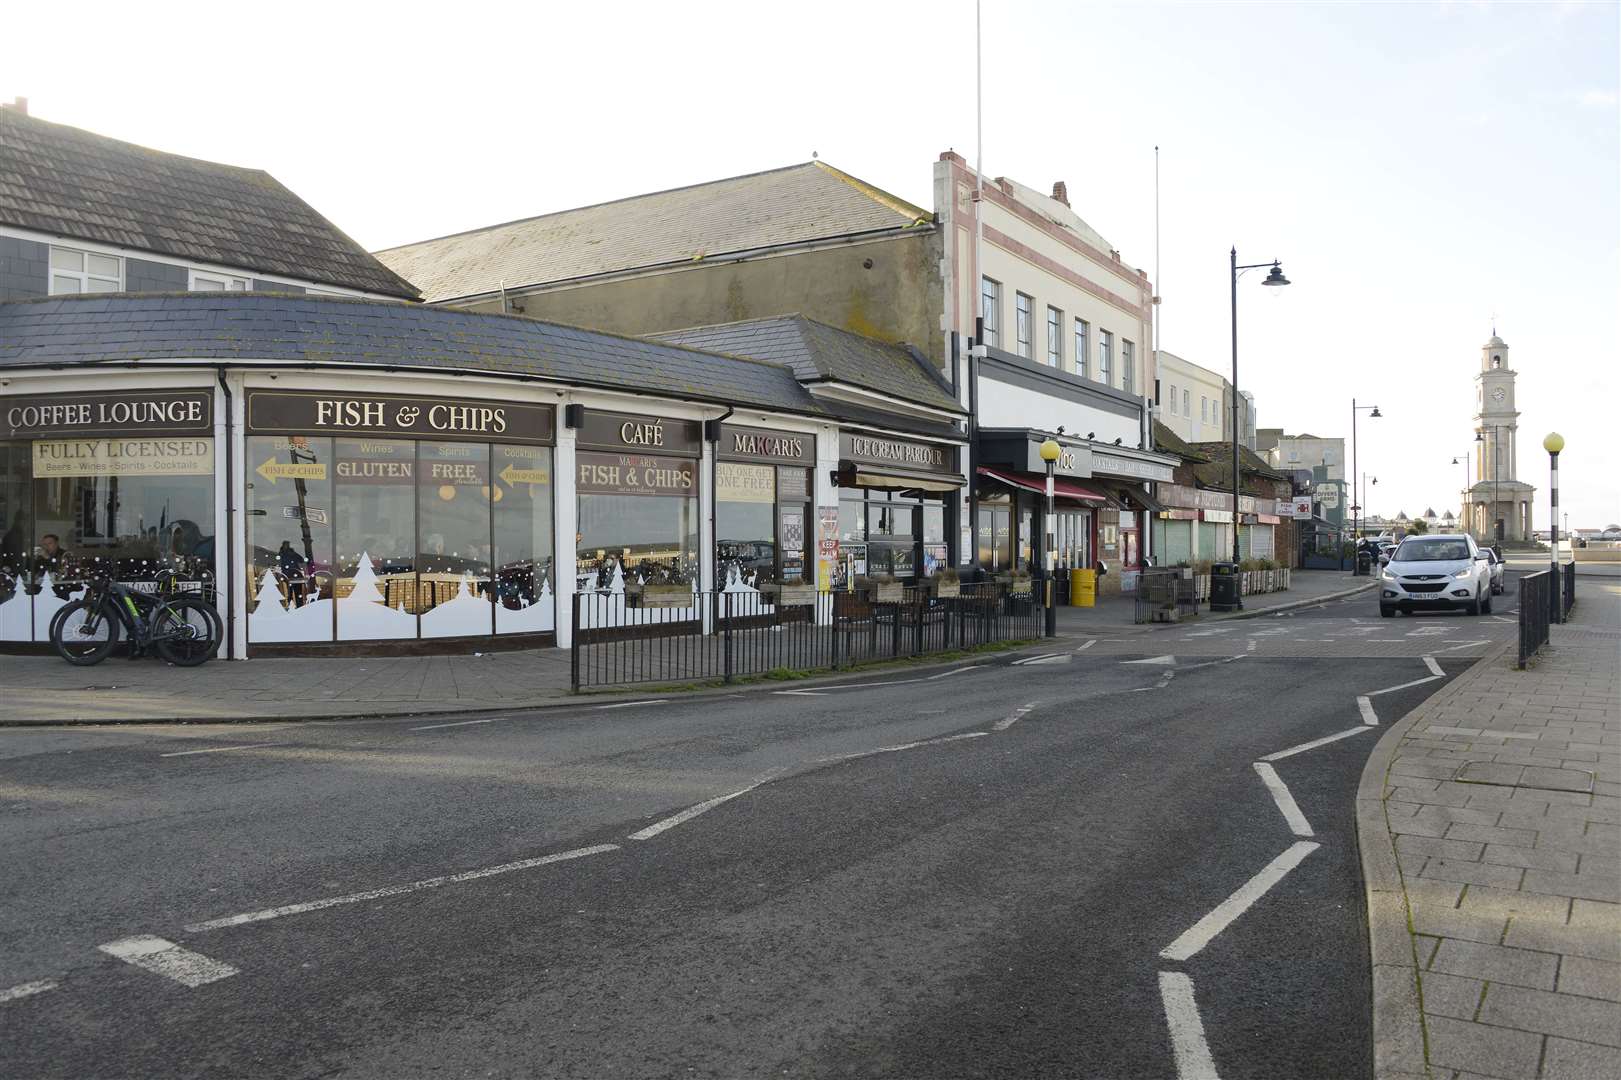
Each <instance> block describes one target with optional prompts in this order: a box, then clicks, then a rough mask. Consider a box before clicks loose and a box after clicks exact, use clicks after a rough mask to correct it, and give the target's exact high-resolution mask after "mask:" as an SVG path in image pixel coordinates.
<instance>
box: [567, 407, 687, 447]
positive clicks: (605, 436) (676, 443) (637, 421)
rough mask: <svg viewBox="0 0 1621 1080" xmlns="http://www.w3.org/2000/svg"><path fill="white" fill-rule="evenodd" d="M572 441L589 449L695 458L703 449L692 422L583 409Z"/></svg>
mask: <svg viewBox="0 0 1621 1080" xmlns="http://www.w3.org/2000/svg"><path fill="white" fill-rule="evenodd" d="M575 438H576V440H577V441H578V443H579V445H581V446H583V447H587V448H589V449H592V450H623V451H627V452H632V453H640V454H680V455H682V456H683V457H697V456H698V455H699V453H700V452H701V450H702V449H703V425H702V424H700V423H699V422H698V421H696V420H672V419H670V418H668V417H664V416H643V415H639V414H635V413H619V412H605V411H603V410H601V409H586V410H585V417H584V419H583V420H582V421H581V422H580V427H579V430H578V432H577V433H576V435H575Z"/></svg>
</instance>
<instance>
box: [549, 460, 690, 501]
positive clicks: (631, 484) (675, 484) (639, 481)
mask: <svg viewBox="0 0 1621 1080" xmlns="http://www.w3.org/2000/svg"><path fill="white" fill-rule="evenodd" d="M574 463H575V469H574V474H575V484H574V488H575V490H576V491H577V492H579V493H580V494H581V495H696V494H698V463H697V462H696V461H693V460H692V459H690V458H672V457H660V456H658V455H655V454H595V453H590V452H588V451H584V450H582V451H580V452H578V453H576V454H575V455H574Z"/></svg>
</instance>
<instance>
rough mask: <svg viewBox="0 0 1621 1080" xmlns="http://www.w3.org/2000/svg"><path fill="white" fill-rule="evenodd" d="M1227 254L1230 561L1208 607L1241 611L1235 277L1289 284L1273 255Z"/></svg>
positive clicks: (1215, 578)
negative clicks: (1251, 259) (1245, 258)
mask: <svg viewBox="0 0 1621 1080" xmlns="http://www.w3.org/2000/svg"><path fill="white" fill-rule="evenodd" d="M1228 255H1229V266H1230V278H1229V281H1230V284H1231V286H1232V310H1233V561H1232V565H1231V566H1230V567H1229V568H1228V572H1227V573H1225V574H1222V573H1220V572H1214V573H1213V576H1212V578H1211V582H1210V610H1211V611H1241V610H1243V607H1244V599H1243V590H1242V588H1240V586H1239V577H1238V564H1239V562H1240V561H1241V560H1240V558H1239V553H1238V522H1239V514H1238V493H1239V489H1240V487H1241V486H1242V480H1241V477H1242V473H1241V472H1240V470H1239V467H1238V440H1239V436H1240V435H1241V434H1242V433H1243V428H1242V426H1241V425H1240V424H1239V421H1238V406H1239V402H1240V400H1242V399H1241V398H1240V397H1239V394H1238V279H1239V278H1240V277H1241V276H1243V274H1244V273H1245V272H1246V271H1249V270H1266V271H1267V275H1266V280H1264V281H1262V282H1261V284H1262V285H1269V286H1271V287H1273V288H1278V287H1281V286H1284V285H1287V284H1289V279H1288V278H1286V277H1284V276H1283V267H1282V266H1281V265H1280V264H1279V263H1278V260H1276V259H1273V260H1272V261H1271V262H1264V263H1249V264H1248V265H1245V266H1240V265H1239V264H1238V248H1237V247H1236V246H1235V247H1234V248H1233V249H1232V251H1231V252H1229V253H1228ZM1273 295H1274V296H1275V295H1277V294H1276V293H1274V294H1273Z"/></svg>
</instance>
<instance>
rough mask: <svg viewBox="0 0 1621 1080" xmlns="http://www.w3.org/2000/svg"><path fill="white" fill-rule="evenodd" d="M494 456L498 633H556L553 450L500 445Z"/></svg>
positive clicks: (495, 449)
mask: <svg viewBox="0 0 1621 1080" xmlns="http://www.w3.org/2000/svg"><path fill="white" fill-rule="evenodd" d="M490 453H491V455H492V458H493V464H492V467H493V468H494V470H495V479H494V480H493V481H491V484H492V490H493V492H494V495H493V498H494V499H495V554H494V558H493V562H494V565H495V594H496V600H497V603H496V606H495V630H496V633H498V634H521V633H535V632H539V631H547V630H551V629H554V627H555V623H556V612H555V608H554V602H553V599H552V594H553V593H554V592H555V591H556V590H555V589H554V587H553V583H552V551H553V544H552V451H551V447H549V446H505V445H500V444H497V445H495V446H493V447H491V448H490Z"/></svg>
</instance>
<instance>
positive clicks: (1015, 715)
mask: <svg viewBox="0 0 1621 1080" xmlns="http://www.w3.org/2000/svg"><path fill="white" fill-rule="evenodd" d="M1039 704H1040V702H1037V701H1032V702H1031V703H1030V704H1028V705H1020V706H1019V707H1018V708H1017V709H1014V710H1013V711H1012V712H1011V713H1009V714H1008V715H1007V716H1004V717H1003V718H1002V719H1000V720H998V721H997V722H996V723H994V724H992V725H991V727H992V729H993V730H995V731H1006V730H1007V729H1008V728H1010V727H1012V726H1013V725H1014V724H1017V723H1018V722H1019V721H1020V720H1021V719H1023V718H1024V714H1025V713H1027V712H1029V711H1030V710H1031V709H1034V708H1035V707H1036V706H1037V705H1039Z"/></svg>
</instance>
